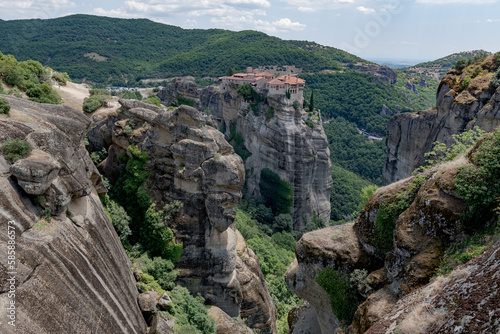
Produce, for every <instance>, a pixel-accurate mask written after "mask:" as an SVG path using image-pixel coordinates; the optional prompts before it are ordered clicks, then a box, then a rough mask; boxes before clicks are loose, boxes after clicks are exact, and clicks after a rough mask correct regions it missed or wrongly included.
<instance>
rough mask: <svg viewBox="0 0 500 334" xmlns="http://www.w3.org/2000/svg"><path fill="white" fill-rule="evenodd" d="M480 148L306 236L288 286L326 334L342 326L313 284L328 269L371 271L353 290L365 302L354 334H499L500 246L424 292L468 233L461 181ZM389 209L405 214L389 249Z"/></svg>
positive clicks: (381, 191)
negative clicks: (384, 223) (349, 219)
mask: <svg viewBox="0 0 500 334" xmlns="http://www.w3.org/2000/svg"><path fill="white" fill-rule="evenodd" d="M480 145H481V142H480V143H479V144H478V146H477V147H476V148H474V150H473V151H472V152H471V153H469V154H468V155H467V156H465V157H460V158H458V159H456V160H454V161H451V162H449V163H446V164H444V165H441V166H439V168H433V169H431V170H429V171H427V172H425V173H424V174H420V175H418V176H413V177H410V178H407V179H403V180H400V181H398V182H395V183H393V184H391V185H389V186H385V187H382V188H379V189H378V190H377V191H376V193H375V194H374V195H373V196H372V197H371V198H370V200H369V201H368V203H367V205H366V206H365V208H364V209H363V210H362V211H361V214H360V217H359V218H358V220H357V221H355V222H353V223H349V224H346V225H343V226H332V227H327V228H325V229H323V230H318V231H313V232H310V233H306V234H305V235H304V236H303V237H302V238H301V239H300V240H299V242H298V243H297V245H296V248H295V251H296V256H297V260H296V262H295V263H293V264H292V265H291V266H290V267H289V268H288V271H287V276H286V281H287V284H288V285H289V286H290V288H291V289H292V291H294V292H295V293H296V294H297V295H299V296H300V297H302V298H304V299H305V300H307V301H308V302H309V303H310V304H311V306H312V307H313V308H314V309H315V311H316V313H317V317H318V321H319V324H320V326H321V332H322V333H323V334H326V333H331V332H332V331H333V330H334V329H335V328H336V326H338V320H337V317H336V316H335V315H334V314H333V312H332V311H331V310H330V309H327V308H328V306H329V299H328V295H327V293H326V292H325V291H324V290H323V288H321V287H320V286H319V284H318V283H317V282H316V281H315V279H316V276H317V273H318V271H320V270H324V269H325V268H327V267H332V268H333V269H335V270H338V271H342V272H343V273H346V274H347V275H348V276H349V275H351V274H352V273H355V270H356V269H365V270H366V271H367V276H366V277H365V278H364V279H363V283H362V284H359V283H356V286H357V288H356V289H357V291H355V292H353V293H354V294H355V296H356V299H357V300H358V301H359V303H360V304H359V307H358V308H357V310H356V312H355V314H354V317H353V320H352V323H351V324H350V326H349V328H348V330H347V332H348V333H364V332H366V331H368V332H369V333H449V332H452V331H453V332H456V333H471V332H478V333H490V332H491V333H493V332H496V331H498V329H500V302H499V301H498V296H497V294H496V292H495V291H496V290H495V289H496V288H497V281H498V280H497V278H496V276H495V275H496V273H497V269H496V268H498V266H500V258H499V256H498V253H499V252H498V248H499V244H498V242H497V243H496V245H494V246H493V247H491V249H490V250H488V252H486V253H484V254H483V255H481V257H479V258H477V259H474V260H472V261H471V262H469V263H468V264H466V265H464V266H462V267H459V268H457V269H455V270H454V271H453V272H452V273H451V274H449V276H444V277H439V278H438V279H437V280H436V281H434V282H432V283H430V284H429V285H427V286H426V284H428V283H429V281H430V279H431V277H432V276H433V275H434V274H435V272H436V270H437V268H438V266H439V265H440V263H441V260H442V256H443V253H444V251H445V250H447V249H448V247H449V246H450V245H452V244H454V243H456V242H459V241H462V240H463V239H464V238H465V236H466V235H467V229H466V228H465V226H464V225H463V222H462V220H461V214H462V213H463V212H464V211H465V210H466V208H467V206H466V205H465V203H464V200H463V198H462V197H461V196H460V195H459V194H458V193H457V191H456V188H455V180H456V176H457V173H458V170H459V168H460V167H461V166H467V165H470V164H471V157H473V156H474V154H475V152H476V150H477V149H478V147H480ZM496 145H497V144H496ZM497 181H498V180H496V181H495V182H497ZM396 203H399V204H396ZM389 205H397V206H399V207H400V210H401V211H399V212H398V214H397V216H396V220H395V222H394V227H393V228H392V229H391V230H389V231H387V233H385V235H386V237H387V239H386V242H385V243H384V237H383V235H384V234H382V233H383V232H381V225H380V224H381V223H380V221H381V220H382V219H383V218H382V217H383V216H382V212H384V210H385V212H387V210H389V209H388V206H389ZM382 231H383V230H382ZM349 277H351V276H349ZM347 325H349V324H347Z"/></svg>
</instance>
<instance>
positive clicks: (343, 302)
mask: <svg viewBox="0 0 500 334" xmlns="http://www.w3.org/2000/svg"><path fill="white" fill-rule="evenodd" d="M315 280H316V282H318V284H319V285H320V286H321V287H322V288H323V289H324V290H325V291H326V292H327V293H328V296H329V297H330V305H331V307H332V311H333V314H335V316H336V317H337V318H338V319H339V321H341V322H344V323H346V324H349V323H350V322H351V321H352V317H353V316H354V313H355V312H356V309H357V308H358V305H359V303H358V298H357V296H356V289H355V288H354V287H353V285H352V283H351V280H350V278H349V275H348V274H347V273H345V272H343V271H341V270H336V269H333V268H332V267H326V268H325V269H323V270H320V271H318V273H317V275H316V278H315Z"/></svg>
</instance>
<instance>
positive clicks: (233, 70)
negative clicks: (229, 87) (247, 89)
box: [226, 67, 236, 77]
mask: <svg viewBox="0 0 500 334" xmlns="http://www.w3.org/2000/svg"><path fill="white" fill-rule="evenodd" d="M235 73H236V70H235V69H234V68H232V67H230V68H228V69H227V72H226V76H228V77H230V76H232V75H233V74H235Z"/></svg>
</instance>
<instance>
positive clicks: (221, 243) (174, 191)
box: [89, 100, 276, 333]
mask: <svg viewBox="0 0 500 334" xmlns="http://www.w3.org/2000/svg"><path fill="white" fill-rule="evenodd" d="M120 103H121V105H122V107H121V112H120V113H119V114H117V115H114V116H113V115H111V116H110V117H109V118H108V119H104V120H101V121H100V122H99V123H97V124H96V125H95V128H94V130H93V131H92V132H91V133H90V134H89V137H91V138H95V137H99V136H101V138H102V140H103V143H104V144H105V145H107V146H108V145H109V155H108V158H107V159H106V160H104V161H103V162H102V163H101V165H100V166H99V167H100V168H101V169H102V171H103V173H104V174H105V175H109V177H110V179H112V178H113V177H116V174H117V173H118V171H119V168H120V165H119V161H118V159H117V158H116V157H118V156H120V154H123V152H125V151H126V149H127V147H128V146H129V145H130V144H134V145H137V146H138V147H139V148H140V149H143V150H147V151H148V153H149V159H148V163H147V165H146V168H145V169H146V170H147V171H148V173H149V177H148V179H147V180H146V182H145V184H144V185H143V187H144V189H147V191H148V193H149V195H150V196H151V197H152V198H153V199H154V201H155V203H156V204H157V205H158V206H159V207H162V206H163V205H164V204H166V203H168V202H170V201H172V200H179V201H181V202H183V203H184V208H183V211H182V214H181V215H180V217H179V218H178V219H176V222H175V226H173V227H174V228H175V230H176V240H177V241H178V242H182V244H183V250H182V254H181V258H180V260H179V261H178V262H177V263H176V268H178V269H180V275H179V277H178V282H179V283H180V284H182V285H184V286H186V287H187V288H188V289H189V290H190V291H191V292H194V293H201V295H202V296H203V297H204V298H205V299H206V300H207V302H208V303H209V304H212V305H216V306H218V307H219V308H221V309H222V310H223V311H224V312H226V313H227V314H228V315H229V316H231V317H236V316H239V315H240V314H245V318H248V320H247V324H248V325H249V326H250V327H254V328H260V329H261V330H262V333H273V332H275V330H276V314H275V313H276V310H275V307H274V305H273V303H272V300H271V297H270V296H269V292H268V290H267V287H266V286H265V283H264V281H263V279H262V280H261V279H260V276H262V273H261V272H260V269H259V267H258V266H257V267H255V266H251V263H250V264H249V263H246V262H245V261H242V259H241V256H243V255H241V256H239V253H238V234H237V232H236V230H235V228H234V218H235V211H234V210H233V209H234V207H235V206H236V204H237V203H238V202H239V200H240V199H241V188H242V187H243V184H244V180H245V174H244V169H243V163H242V160H241V158H240V157H239V156H238V155H236V154H235V153H234V150H233V148H232V147H231V145H229V143H228V142H227V141H226V140H225V139H224V136H223V135H222V133H220V132H219V131H218V130H217V129H215V128H214V127H212V126H210V121H208V120H207V119H206V118H205V117H204V116H203V115H202V114H201V113H199V112H198V111H197V110H196V109H194V108H191V107H188V106H181V107H179V108H178V109H176V110H173V111H168V112H166V111H163V110H162V109H160V108H157V107H154V106H152V105H149V104H146V103H143V102H140V101H134V100H120ZM132 120H133V123H135V124H136V126H135V128H134V129H133V131H124V128H125V126H126V124H127V122H128V121H132ZM128 124H132V123H128ZM107 131H111V133H107ZM95 132H97V134H96V133H95ZM107 140H110V142H107ZM94 142H95V143H98V142H99V140H97V139H94ZM96 148H97V149H99V148H98V147H96ZM241 252H243V253H245V252H246V254H251V251H249V250H248V249H246V246H244V247H243V246H242V250H241ZM249 252H250V253H249ZM248 258H249V259H251V261H250V260H249V261H250V262H252V261H256V258H255V255H253V257H252V256H250V255H248ZM249 266H250V267H249ZM249 268H250V269H249ZM252 270H253V272H254V273H253V274H252V275H253V276H252V275H250V276H249V271H252ZM255 275H257V276H255Z"/></svg>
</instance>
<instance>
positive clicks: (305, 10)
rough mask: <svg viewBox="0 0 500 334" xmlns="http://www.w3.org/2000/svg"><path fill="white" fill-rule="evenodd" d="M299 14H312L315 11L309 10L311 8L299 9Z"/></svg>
mask: <svg viewBox="0 0 500 334" xmlns="http://www.w3.org/2000/svg"><path fill="white" fill-rule="evenodd" d="M298 9H299V12H303V13H312V12H314V11H315V9H314V8H311V7H299V8H298Z"/></svg>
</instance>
